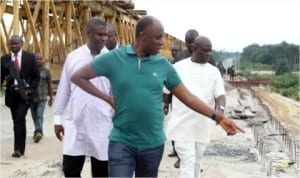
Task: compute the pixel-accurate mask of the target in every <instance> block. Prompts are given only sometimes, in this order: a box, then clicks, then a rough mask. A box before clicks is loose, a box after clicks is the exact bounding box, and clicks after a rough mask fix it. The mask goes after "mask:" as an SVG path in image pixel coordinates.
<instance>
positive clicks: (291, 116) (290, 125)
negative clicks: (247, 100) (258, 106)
mask: <svg viewBox="0 0 300 178" xmlns="http://www.w3.org/2000/svg"><path fill="white" fill-rule="evenodd" d="M253 90H254V91H255V94H256V95H257V96H258V97H259V98H261V100H262V101H263V102H264V103H265V104H266V105H267V106H268V107H269V109H270V111H271V113H272V114H274V116H275V117H276V118H278V120H280V122H281V123H283V124H284V125H285V126H286V128H287V130H288V131H289V134H290V135H291V136H293V137H296V138H298V140H299V139H300V102H297V101H295V100H292V99H290V98H287V97H283V96H282V95H279V94H277V93H274V92H270V91H269V90H268V89H267V88H264V87H259V88H253Z"/></svg>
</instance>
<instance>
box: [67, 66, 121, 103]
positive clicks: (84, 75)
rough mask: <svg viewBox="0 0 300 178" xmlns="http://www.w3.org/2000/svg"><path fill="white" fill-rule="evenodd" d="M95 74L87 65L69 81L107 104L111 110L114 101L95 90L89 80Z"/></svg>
mask: <svg viewBox="0 0 300 178" xmlns="http://www.w3.org/2000/svg"><path fill="white" fill-rule="evenodd" d="M95 77H96V74H95V72H94V71H93V69H92V68H91V65H90V64H87V65H85V66H83V67H82V68H80V69H79V70H77V71H76V72H75V73H74V74H73V75H72V77H71V81H72V82H73V83H75V84H76V85H78V86H79V87H80V88H81V89H82V90H84V91H86V92H87V93H89V94H91V95H94V96H96V97H98V98H100V99H102V100H104V101H106V102H107V103H109V104H110V105H111V106H112V107H113V108H115V106H114V101H113V98H112V97H111V96H109V95H107V94H105V93H103V92H102V91H100V90H99V89H98V88H96V87H95V86H94V85H93V84H92V83H91V82H90V81H89V80H90V79H92V78H95Z"/></svg>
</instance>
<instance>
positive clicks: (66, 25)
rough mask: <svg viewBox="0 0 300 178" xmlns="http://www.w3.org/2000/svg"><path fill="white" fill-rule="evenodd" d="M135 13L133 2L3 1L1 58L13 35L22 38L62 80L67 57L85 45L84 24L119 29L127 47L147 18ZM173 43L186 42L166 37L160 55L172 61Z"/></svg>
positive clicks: (1, 5)
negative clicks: (94, 21) (99, 22)
mask: <svg viewBox="0 0 300 178" xmlns="http://www.w3.org/2000/svg"><path fill="white" fill-rule="evenodd" d="M146 14H147V12H146V11H145V10H135V9H134V3H133V2H132V1H131V0H123V1H122V0H121V1H120V0H118V1H112V0H110V1H70V0H69V1H66V0H64V1H63V0H47V1H32V0H20V1H18V0H6V1H5V0H2V1H1V2H0V17H1V19H0V23H1V26H0V46H1V52H0V55H1V56H2V55H4V54H7V53H9V49H8V46H7V41H8V39H9V37H10V36H11V35H15V34H17V35H21V36H23V41H24V44H23V49H24V50H27V51H31V52H40V53H42V55H43V56H44V57H45V59H47V65H46V66H47V67H49V68H50V70H51V73H52V75H53V79H54V80H57V79H59V77H60V73H61V69H62V66H63V63H64V60H65V58H66V55H67V54H68V53H69V52H70V51H72V50H73V49H75V48H77V47H79V46H81V45H82V44H84V43H85V40H86V36H85V25H86V22H87V21H88V20H89V19H90V18H91V17H93V16H99V17H102V18H104V19H105V20H106V22H108V23H111V24H114V25H115V26H116V27H117V30H118V34H119V41H120V43H121V44H123V45H126V44H129V43H131V42H133V40H134V38H135V26H136V23H137V20H138V19H139V18H140V17H141V16H142V15H146ZM172 43H180V44H182V45H183V46H184V42H182V41H181V40H179V39H177V38H175V37H173V36H172V35H170V34H167V33H165V35H164V46H163V49H162V50H161V53H162V54H163V55H165V56H167V57H168V58H170V56H171V53H170V50H169V49H170V46H171V44H172Z"/></svg>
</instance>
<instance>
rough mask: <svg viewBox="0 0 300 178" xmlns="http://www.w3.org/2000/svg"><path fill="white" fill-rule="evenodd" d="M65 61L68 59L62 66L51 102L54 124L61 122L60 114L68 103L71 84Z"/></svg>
mask: <svg viewBox="0 0 300 178" xmlns="http://www.w3.org/2000/svg"><path fill="white" fill-rule="evenodd" d="M67 63H68V60H66V62H65V65H64V67H63V70H62V73H61V77H60V80H59V84H58V88H57V92H56V95H55V99H54V103H53V113H54V124H56V125H60V124H61V123H62V121H61V116H62V115H63V112H64V110H65V108H66V106H67V104H68V101H69V98H70V93H71V87H70V85H71V84H70V80H69V76H68V68H67V66H68V64H67Z"/></svg>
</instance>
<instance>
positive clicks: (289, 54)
mask: <svg viewBox="0 0 300 178" xmlns="http://www.w3.org/2000/svg"><path fill="white" fill-rule="evenodd" d="M299 54H300V52H299V45H294V44H288V43H286V42H282V43H280V44H275V45H263V46H259V45H258V44H252V45H249V46H247V47H245V48H244V49H243V52H242V53H227V52H217V51H214V52H213V56H214V58H217V59H220V60H216V61H222V60H224V59H226V58H235V59H238V61H239V62H237V65H238V66H236V67H237V69H238V70H239V71H241V73H242V74H243V75H244V76H246V77H247V78H248V79H249V80H255V79H261V78H263V79H266V78H268V79H272V80H273V84H272V85H271V89H272V91H274V92H277V93H280V94H282V95H283V96H286V97H290V98H293V99H295V100H298V101H299V100H300V98H299V95H300V87H299V86H300V82H299V75H300V74H299V67H300V65H299ZM252 71H274V72H272V73H273V74H268V75H266V74H253V73H252Z"/></svg>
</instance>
